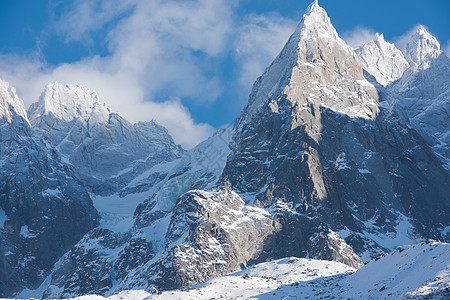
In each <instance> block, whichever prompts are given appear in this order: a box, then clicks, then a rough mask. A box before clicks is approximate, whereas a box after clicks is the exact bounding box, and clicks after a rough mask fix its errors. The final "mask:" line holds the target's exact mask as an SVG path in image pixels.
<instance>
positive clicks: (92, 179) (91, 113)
mask: <svg viewBox="0 0 450 300" xmlns="http://www.w3.org/2000/svg"><path fill="white" fill-rule="evenodd" d="M28 113H29V116H30V122H31V124H32V126H33V130H34V131H35V132H36V133H37V134H38V135H39V136H42V137H44V138H45V140H46V141H47V143H49V144H50V145H52V146H54V147H55V148H56V149H57V150H58V152H59V153H60V154H61V155H62V156H63V157H64V158H65V160H66V161H67V162H68V163H70V164H71V165H72V166H74V168H75V170H76V171H77V174H79V176H80V177H81V178H82V179H83V181H84V182H85V183H86V185H87V186H88V187H89V189H90V190H91V191H93V192H94V193H95V194H100V195H110V194H113V193H114V192H117V191H118V190H120V189H121V188H123V187H125V186H126V184H127V183H129V182H130V181H131V180H132V179H133V178H135V177H136V176H137V175H138V174H140V173H142V172H143V171H144V170H147V169H150V168H151V167H153V166H155V165H156V164H160V163H164V162H169V161H172V160H174V159H176V158H179V157H180V156H181V155H182V154H183V152H184V151H183V149H182V148H181V147H180V146H177V145H176V144H175V143H174V142H173V139H172V137H171V136H170V135H169V134H168V132H167V129H165V128H164V127H162V126H160V125H158V124H157V123H156V122H153V121H152V122H139V123H136V124H131V123H129V122H128V121H127V120H125V119H124V118H122V117H121V116H120V115H119V114H117V113H113V112H111V110H110V109H109V108H107V107H106V105H105V104H104V103H102V102H100V100H99V97H98V95H97V94H96V93H94V92H92V91H90V90H89V89H87V88H85V87H82V86H73V85H65V86H64V85H63V84H61V83H58V82H55V83H49V84H48V85H47V86H46V88H45V90H44V92H43V93H42V95H41V97H40V99H39V102H37V103H34V104H33V105H32V106H31V107H30V109H29V111H28Z"/></svg>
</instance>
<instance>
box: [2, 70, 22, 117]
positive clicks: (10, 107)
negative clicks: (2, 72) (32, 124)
mask: <svg viewBox="0 0 450 300" xmlns="http://www.w3.org/2000/svg"><path fill="white" fill-rule="evenodd" d="M14 115H18V116H20V117H22V119H23V120H25V121H26V122H27V123H29V121H28V117H27V112H26V110H25V106H24V103H23V101H22V100H20V99H19V96H17V92H16V89H15V88H14V87H12V86H11V85H10V84H9V83H8V82H6V81H4V80H2V79H0V120H1V119H3V118H5V119H6V121H7V122H8V123H11V122H12V119H13V117H14Z"/></svg>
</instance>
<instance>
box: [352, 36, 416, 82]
mask: <svg viewBox="0 0 450 300" xmlns="http://www.w3.org/2000/svg"><path fill="white" fill-rule="evenodd" d="M356 53H357V54H358V56H359V58H360V61H361V64H362V65H363V68H364V70H366V71H367V72H368V73H369V74H370V75H372V76H373V77H375V79H376V80H377V82H378V83H380V84H381V85H383V86H387V85H388V84H390V83H392V82H394V81H395V80H397V79H399V78H400V77H401V76H402V75H403V73H404V72H405V70H406V69H407V68H408V67H409V63H408V62H407V61H406V59H405V57H404V56H403V53H402V52H401V51H400V50H399V49H397V47H395V45H394V44H391V43H389V42H387V41H386V40H385V39H384V36H383V34H378V33H377V34H376V36H375V39H374V40H373V41H371V42H370V43H367V44H364V45H362V46H361V47H360V48H358V49H356Z"/></svg>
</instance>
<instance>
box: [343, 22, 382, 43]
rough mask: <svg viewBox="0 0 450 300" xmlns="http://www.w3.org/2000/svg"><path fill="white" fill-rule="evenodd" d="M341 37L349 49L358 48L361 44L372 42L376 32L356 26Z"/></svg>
mask: <svg viewBox="0 0 450 300" xmlns="http://www.w3.org/2000/svg"><path fill="white" fill-rule="evenodd" d="M341 37H342V39H343V40H344V41H345V42H346V43H347V44H349V45H350V46H351V47H353V48H358V47H360V46H362V44H365V43H369V42H370V41H372V40H374V39H375V37H376V32H375V31H374V30H372V29H370V28H367V27H363V26H356V27H355V28H354V29H352V30H349V31H346V32H344V33H343V34H342V36H341Z"/></svg>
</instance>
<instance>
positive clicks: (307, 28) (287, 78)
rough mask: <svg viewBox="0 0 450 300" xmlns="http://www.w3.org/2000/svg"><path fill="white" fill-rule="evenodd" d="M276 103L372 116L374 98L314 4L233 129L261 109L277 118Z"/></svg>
mask: <svg viewBox="0 0 450 300" xmlns="http://www.w3.org/2000/svg"><path fill="white" fill-rule="evenodd" d="M325 91H326V92H325ZM357 95H362V96H357ZM281 99H287V100H289V101H290V103H291V105H292V106H295V105H298V106H299V107H302V106H305V105H310V104H314V105H315V106H316V107H317V108H318V107H327V108H329V109H331V110H334V111H337V112H340V113H343V114H347V115H349V116H351V117H361V118H369V119H370V118H374V117H375V115H376V114H377V112H378V94H377V92H376V90H375V88H374V87H373V86H372V85H371V84H370V83H368V82H367V81H366V80H365V79H364V76H363V71H362V67H361V64H360V62H359V59H358V57H357V55H356V53H355V52H354V50H353V49H352V48H351V47H350V46H349V45H347V44H346V43H345V42H344V41H343V40H342V39H341V38H340V37H339V35H338V34H337V32H336V30H335V29H334V27H333V25H332V24H331V21H330V18H329V17H328V15H327V14H326V12H325V10H324V9H323V8H321V7H320V6H319V5H318V4H317V1H315V2H313V3H312V4H311V5H310V6H309V7H308V9H307V11H306V13H305V14H304V15H303V17H302V20H301V21H300V23H299V24H298V26H297V28H296V30H295V32H294V33H293V34H292V36H291V37H290V38H289V40H288V42H287V43H286V45H285V46H284V48H283V50H282V51H281V53H280V54H279V55H278V56H277V57H276V58H275V60H274V61H273V63H272V64H271V65H270V66H269V67H268V68H267V69H266V70H265V72H264V74H263V75H262V76H261V77H260V78H258V80H257V81H256V83H255V85H254V86H253V90H252V93H251V95H250V99H249V103H248V105H247V107H246V108H245V109H244V111H243V113H242V115H241V116H240V117H239V119H238V121H237V123H236V124H237V126H243V124H244V123H248V122H249V121H250V120H251V119H252V118H253V117H254V116H255V115H258V112H260V111H261V110H262V109H264V108H265V107H268V106H269V107H270V109H271V110H272V111H273V112H277V111H278V108H277V107H278V102H279V101H280V100H281ZM238 130H239V129H238Z"/></svg>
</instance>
